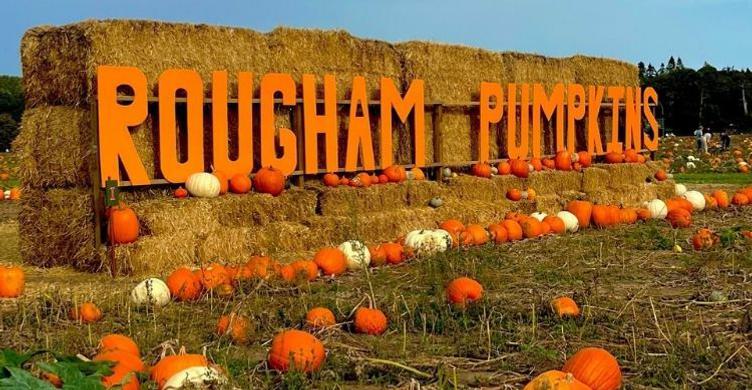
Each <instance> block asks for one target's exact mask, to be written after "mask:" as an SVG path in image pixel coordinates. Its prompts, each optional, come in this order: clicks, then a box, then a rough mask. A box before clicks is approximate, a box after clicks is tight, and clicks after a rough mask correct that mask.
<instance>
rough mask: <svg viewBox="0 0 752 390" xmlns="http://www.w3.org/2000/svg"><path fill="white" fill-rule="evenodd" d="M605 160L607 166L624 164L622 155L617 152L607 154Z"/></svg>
mask: <svg viewBox="0 0 752 390" xmlns="http://www.w3.org/2000/svg"><path fill="white" fill-rule="evenodd" d="M605 159H606V163H608V164H621V163H623V162H624V155H623V154H621V153H618V152H608V153H606V157H605Z"/></svg>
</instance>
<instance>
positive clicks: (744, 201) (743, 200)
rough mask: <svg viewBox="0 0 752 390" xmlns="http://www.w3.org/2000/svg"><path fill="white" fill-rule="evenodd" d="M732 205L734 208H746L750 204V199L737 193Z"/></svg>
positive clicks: (733, 197) (732, 199) (732, 198)
mask: <svg viewBox="0 0 752 390" xmlns="http://www.w3.org/2000/svg"><path fill="white" fill-rule="evenodd" d="M731 204H733V205H734V206H746V205H748V204H749V197H748V196H747V195H745V194H743V193H741V192H737V193H735V194H734V196H732V197H731Z"/></svg>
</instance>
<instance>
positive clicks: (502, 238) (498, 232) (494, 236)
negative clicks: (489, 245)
mask: <svg viewBox="0 0 752 390" xmlns="http://www.w3.org/2000/svg"><path fill="white" fill-rule="evenodd" d="M487 230H488V234H489V235H490V236H491V240H493V242H494V243H496V244H501V243H504V242H507V241H509V233H507V229H506V228H504V227H503V226H501V225H500V224H495V223H493V224H490V225H488V228H487Z"/></svg>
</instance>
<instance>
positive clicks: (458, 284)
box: [446, 276, 483, 308]
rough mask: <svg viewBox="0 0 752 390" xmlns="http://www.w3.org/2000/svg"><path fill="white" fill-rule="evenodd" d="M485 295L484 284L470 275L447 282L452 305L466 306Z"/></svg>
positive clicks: (447, 292)
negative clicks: (469, 276)
mask: <svg viewBox="0 0 752 390" xmlns="http://www.w3.org/2000/svg"><path fill="white" fill-rule="evenodd" d="M481 297H483V286H482V285H481V284H480V283H478V281H477V280H475V279H471V278H468V277H465V276H463V277H459V278H456V279H454V280H452V281H451V282H449V284H447V287H446V298H447V301H449V303H451V304H452V305H454V306H456V307H459V308H464V307H465V306H467V304H468V303H472V302H475V301H477V300H478V299H481Z"/></svg>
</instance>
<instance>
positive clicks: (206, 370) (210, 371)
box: [161, 366, 227, 389]
mask: <svg viewBox="0 0 752 390" xmlns="http://www.w3.org/2000/svg"><path fill="white" fill-rule="evenodd" d="M225 382H227V380H226V379H225V377H224V376H223V375H222V374H221V373H220V372H219V370H217V369H216V368H214V367H207V366H195V367H188V368H186V369H184V370H181V371H178V372H177V373H175V374H174V375H173V376H171V377H170V379H168V380H167V381H166V382H165V383H164V385H163V386H162V387H161V388H162V389H182V388H183V387H188V388H191V389H208V388H213V386H216V385H219V384H223V383H225Z"/></svg>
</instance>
